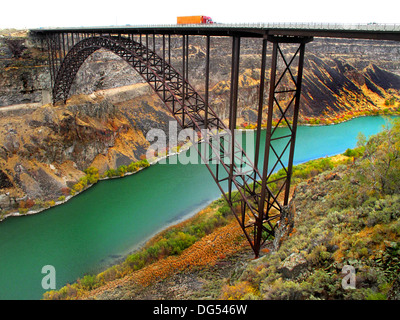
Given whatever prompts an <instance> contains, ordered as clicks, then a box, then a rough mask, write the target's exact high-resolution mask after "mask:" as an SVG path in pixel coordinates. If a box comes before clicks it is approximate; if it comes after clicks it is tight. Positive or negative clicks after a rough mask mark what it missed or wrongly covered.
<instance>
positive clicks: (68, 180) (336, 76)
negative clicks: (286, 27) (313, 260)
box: [0, 36, 400, 212]
mask: <svg viewBox="0 0 400 320" xmlns="http://www.w3.org/2000/svg"><path fill="white" fill-rule="evenodd" d="M18 39H21V40H22V45H23V46H24V47H25V49H24V50H22V53H21V55H19V56H18V57H16V56H15V54H14V53H13V51H12V50H10V47H9V46H8V45H7V41H6V40H7V37H2V38H0V73H1V77H0V211H3V212H5V211H7V210H10V209H11V208H13V207H17V206H18V205H19V202H20V201H22V200H23V201H26V200H27V199H41V200H48V199H57V198H58V197H59V196H62V195H64V194H66V192H67V191H66V190H68V188H70V187H71V186H72V185H73V184H74V183H76V181H77V180H78V179H79V178H80V177H82V176H83V175H84V173H83V170H84V169H85V168H88V167H89V166H96V167H97V168H99V170H100V172H104V171H105V170H107V169H109V168H116V167H118V166H120V165H124V164H129V163H130V162H132V161H137V160H139V159H140V158H141V157H142V156H143V155H144V154H145V152H146V149H147V147H148V146H149V142H147V141H146V139H145V137H146V133H147V132H148V131H149V130H150V129H151V128H161V129H164V130H165V131H166V132H167V131H168V130H167V127H168V121H170V120H172V117H171V116H170V115H169V114H168V113H167V110H166V109H165V108H164V106H163V103H162V102H161V101H160V99H159V98H158V96H157V95H156V94H154V92H153V91H152V90H151V88H150V86H149V85H147V84H146V83H145V82H144V81H143V79H142V78H141V77H140V76H139V75H138V74H137V73H136V72H135V71H134V70H133V69H132V68H131V67H130V66H129V65H128V64H127V63H126V62H125V61H123V60H122V59H120V58H119V57H117V56H115V55H114V54H112V53H110V52H107V51H105V50H99V51H97V52H95V53H94V54H93V55H92V56H90V57H89V58H88V59H87V61H86V62H85V63H84V64H83V65H82V67H81V69H80V70H79V72H78V74H77V78H76V80H75V82H74V84H73V86H72V89H71V94H72V97H71V99H69V100H68V101H67V104H66V105H64V104H63V103H57V104H56V105H55V106H53V105H51V104H46V102H48V101H49V92H50V75H49V71H48V65H47V56H46V52H45V51H44V50H42V48H41V47H40V45H39V43H38V42H36V41H35V39H31V38H23V37H22V38H18ZM230 44H231V39H229V38H212V39H211V63H210V69H211V73H210V89H211V91H210V99H211V106H212V107H213V108H214V110H216V112H217V113H218V114H219V115H220V117H222V118H227V116H228V111H229V109H228V107H229V105H228V103H229V92H230V55H231V47H230ZM271 48H272V45H269V46H268V52H269V53H268V56H267V63H268V64H267V65H269V64H270V59H271V56H270V51H271ZM171 49H172V51H171V52H172V57H171V63H172V65H173V66H175V67H176V69H177V70H178V71H180V70H181V64H182V63H181V59H180V57H181V54H182V48H181V38H180V37H175V36H173V37H172V42H171ZM157 50H158V52H160V48H159V47H158V45H157ZM204 50H205V38H204V37H191V38H190V42H189V69H190V73H189V81H190V83H191V84H192V85H193V86H194V87H195V88H196V89H197V90H198V91H199V92H200V93H202V92H203V91H204V86H205V84H204V70H205V59H204V58H205V51H204ZM291 50H293V46H291V45H287V46H284V47H283V51H284V52H289V51H291ZM260 53H261V42H260V40H255V39H245V38H243V39H242V41H241V60H240V79H239V86H240V87H239V101H238V107H239V110H238V115H239V119H238V124H240V123H245V122H248V123H254V122H255V121H256V110H257V104H258V102H257V93H258V90H259V77H260ZM399 59H400V47H399V46H398V44H397V43H395V42H384V41H367V40H357V41H355V40H354V41H353V40H339V39H315V40H314V41H313V42H311V43H310V44H308V45H307V47H306V60H305V66H304V68H305V69H304V80H303V91H302V97H301V107H300V120H301V121H302V120H303V119H305V118H306V117H328V118H329V117H334V116H336V115H337V114H341V113H343V112H347V111H349V110H370V109H379V108H381V107H382V105H383V103H384V101H385V100H387V99H390V98H393V97H394V98H396V99H397V98H398V97H399V93H400V60H399ZM279 66H280V67H282V66H283V62H282V61H280V62H279ZM268 79H269V73H267V83H268V82H269V81H268ZM284 81H288V80H285V79H284ZM267 99H268V95H266V96H265V105H266V103H267ZM283 99H285V97H283ZM16 105H17V106H16ZM7 106H11V107H7Z"/></svg>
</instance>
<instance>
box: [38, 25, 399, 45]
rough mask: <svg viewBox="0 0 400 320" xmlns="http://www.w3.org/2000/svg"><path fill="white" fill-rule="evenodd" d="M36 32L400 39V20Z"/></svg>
mask: <svg viewBox="0 0 400 320" xmlns="http://www.w3.org/2000/svg"><path fill="white" fill-rule="evenodd" d="M31 32H33V33H36V34H49V33H63V32H69V33H121V34H146V33H149V34H150V33H151V34H153V33H156V34H180V35H182V34H185V35H213V36H233V35H239V36H242V37H260V38H261V37H265V36H268V35H270V36H300V37H331V38H353V39H375V40H394V41H400V24H374V23H372V24H337V23H330V24H327V23H325V24H323V23H256V24H249V23H247V24H220V23H215V24H208V25H207V24H193V25H140V26H131V25H125V26H98V27H71V28H50V29H44V28H40V29H32V30H31Z"/></svg>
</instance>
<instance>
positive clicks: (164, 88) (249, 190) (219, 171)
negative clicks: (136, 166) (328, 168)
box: [31, 24, 400, 257]
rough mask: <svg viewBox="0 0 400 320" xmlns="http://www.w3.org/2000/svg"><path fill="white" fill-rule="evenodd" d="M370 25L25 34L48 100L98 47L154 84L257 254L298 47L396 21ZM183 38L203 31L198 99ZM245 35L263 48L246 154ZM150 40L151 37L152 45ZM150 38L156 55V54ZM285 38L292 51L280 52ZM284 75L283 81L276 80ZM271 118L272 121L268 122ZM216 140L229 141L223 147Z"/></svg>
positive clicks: (283, 185)
mask: <svg viewBox="0 0 400 320" xmlns="http://www.w3.org/2000/svg"><path fill="white" fill-rule="evenodd" d="M371 28H372V27H371ZM371 28H370V27H360V26H358V27H354V26H353V27H351V26H350V27H348V26H346V27H345V26H341V25H336V24H335V25H334V26H332V25H331V26H330V27H329V25H328V26H322V25H321V27H320V26H319V25H317V26H315V25H314V26H313V25H311V26H310V25H305V26H303V25H298V26H296V25H290V26H281V25H272V26H270V25H256V26H249V25H245V26H237V25H227V26H225V25H216V26H213V25H207V26H198V25H190V26H175V25H173V26H144V27H97V28H69V29H47V30H46V29H36V30H31V32H32V33H33V34H34V35H36V36H38V37H39V38H41V39H42V41H43V42H45V44H46V45H47V49H48V60H49V66H50V74H51V80H52V89H53V91H52V94H53V102H54V103H56V102H57V101H60V100H63V101H64V102H65V101H66V100H67V98H68V97H69V94H70V89H71V85H72V83H73V81H74V79H75V76H76V74H77V72H78V70H79V68H80V67H81V65H82V64H83V63H84V62H85V60H86V59H87V58H88V57H89V56H90V55H91V54H93V53H94V52H95V51H97V50H99V49H106V50H109V51H111V52H113V53H115V54H116V55H118V56H120V57H121V58H122V59H123V60H125V61H126V62H127V63H128V64H129V65H131V66H132V67H133V68H134V69H135V70H136V71H137V72H138V73H139V74H140V75H141V76H142V78H143V79H144V80H145V81H146V82H147V83H148V84H149V85H150V86H151V87H152V88H153V90H154V91H155V92H156V93H157V95H158V96H159V97H160V99H161V100H162V101H163V102H164V104H165V106H166V107H167V109H168V110H169V112H170V113H171V115H172V116H173V117H174V118H175V119H176V121H177V122H178V123H179V125H180V126H181V127H182V128H192V129H193V130H195V131H196V132H197V133H199V135H201V137H202V139H203V142H204V143H205V144H206V145H207V146H208V147H209V150H211V152H210V153H208V152H206V153H205V152H204V149H202V148H201V147H199V145H195V147H196V149H197V151H198V153H199V155H200V156H201V157H202V160H203V162H204V163H205V165H206V166H207V168H208V170H209V171H210V173H211V176H212V177H213V179H214V180H215V182H216V184H217V185H218V187H219V189H220V191H221V193H222V194H223V196H224V198H225V200H226V201H227V203H228V205H229V206H230V208H231V211H232V212H233V214H234V215H235V217H236V219H237V221H238V223H239V224H240V226H241V228H242V230H243V232H244V235H245V236H246V238H247V240H248V242H249V244H250V246H251V248H252V250H253V251H254V253H255V256H256V257H258V256H259V254H260V249H261V247H262V245H263V243H264V242H265V241H266V239H268V238H269V237H270V236H274V235H275V232H276V228H277V225H278V224H279V222H280V221H281V220H282V218H284V215H285V214H286V213H287V210H288V204H289V192H290V180H291V175H292V166H293V157H294V148H295V139H296V131H297V120H298V113H299V103H300V94H301V83H302V75H303V66H304V55H305V45H306V43H308V42H310V41H312V40H313V37H314V36H321V37H339V38H362V39H384V40H400V27H399V26H391V27H389V28H386V27H385V28H380V27H379V26H378V27H377V26H373V28H372V29H371ZM171 35H173V36H177V37H180V38H181V41H182V56H181V62H182V65H181V72H178V71H177V69H175V68H174V67H173V66H172V65H171ZM189 36H202V37H204V38H205V40H206V41H205V53H206V54H205V58H204V59H205V79H204V81H205V94H204V97H202V96H201V95H200V94H199V93H198V92H197V91H196V90H195V89H194V88H193V86H191V85H190V83H189V81H188V78H189V71H190V70H189V64H188V61H189ZM213 36H222V37H229V38H231V39H232V42H231V44H232V55H231V77H230V95H229V124H228V125H225V124H224V122H223V121H222V119H220V117H219V116H218V115H217V114H216V112H214V110H213V109H212V108H211V107H210V106H209V104H210V103H209V82H210V81H209V75H210V37H213ZM247 37H251V38H259V39H260V42H261V48H262V50H261V55H260V70H261V72H260V82H259V90H258V104H257V131H256V141H255V152H254V157H251V158H250V157H249V156H248V155H247V154H246V152H245V151H244V150H243V149H242V147H241V145H240V144H239V143H238V141H237V139H236V138H235V134H234V130H235V128H236V121H237V116H238V115H237V106H238V89H239V73H240V72H239V66H240V43H241V39H242V38H247ZM149 38H152V39H149ZM149 40H152V49H150V48H151V46H150V41H149ZM157 41H158V42H159V45H158V48H159V53H157V52H156V42H157ZM268 42H270V43H272V54H271V56H272V59H271V66H270V78H269V89H267V85H266V72H267V66H266V55H267V43H268ZM287 44H289V45H290V49H291V50H292V51H289V52H288V50H284V47H285V46H286V45H287ZM285 77H286V79H288V80H287V81H283V79H284V78H285ZM267 93H268V99H267V100H268V106H267V110H266V113H267V127H266V141H265V149H264V154H263V155H262V154H260V144H261V138H260V136H261V123H262V116H263V113H264V112H265V110H264V96H266V94H267ZM283 95H285V97H286V98H285V99H284V100H283V99H281V97H282V96H283ZM288 97H289V98H288ZM273 119H275V120H276V119H278V121H277V124H276V125H275V126H273V123H272V120H273ZM279 124H284V125H286V126H287V128H288V129H289V133H288V134H287V135H284V136H279V135H278V134H277V131H276V128H277V127H278V125H279ZM221 137H224V139H221ZM222 140H224V141H226V140H228V141H229V144H228V146H226V144H225V143H224V142H223V141H222ZM277 140H280V141H281V142H282V143H283V145H284V148H283V149H282V150H277V149H276V148H274V145H273V142H274V141H277ZM226 155H228V157H226ZM260 158H263V167H262V168H259V159H260ZM285 159H286V160H285ZM210 160H212V161H213V163H214V164H215V163H216V166H215V167H213V166H211V165H210ZM280 167H282V168H283V170H284V175H283V176H281V177H280V178H279V179H277V180H271V175H272V173H273V172H274V170H276V169H277V168H280ZM243 168H246V170H243ZM278 181H279V189H278V190H277V191H275V192H272V191H271V188H270V187H269V186H270V185H271V184H272V183H276V182H278ZM224 183H227V184H228V192H225V191H224V188H223V184H224ZM235 190H237V192H235Z"/></svg>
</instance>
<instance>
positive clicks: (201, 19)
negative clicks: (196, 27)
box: [176, 16, 213, 24]
mask: <svg viewBox="0 0 400 320" xmlns="http://www.w3.org/2000/svg"><path fill="white" fill-rule="evenodd" d="M176 20H177V23H178V24H199V23H202V24H203V23H207V24H208V23H213V21H212V19H211V18H210V17H207V16H186V17H178V18H177V19H176Z"/></svg>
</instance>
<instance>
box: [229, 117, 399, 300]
mask: <svg viewBox="0 0 400 320" xmlns="http://www.w3.org/2000/svg"><path fill="white" fill-rule="evenodd" d="M346 154H348V155H350V156H351V157H353V156H358V158H357V159H356V160H355V161H354V163H353V162H350V163H348V164H345V165H340V166H337V167H336V168H334V169H333V170H328V171H325V172H324V173H322V174H320V175H317V176H315V177H314V178H312V179H309V180H307V181H303V182H301V183H299V184H298V185H297V186H296V189H295V192H294V195H293V204H294V206H295V208H296V216H295V223H294V224H295V227H294V229H293V230H292V232H291V233H290V235H289V236H288V237H287V239H286V240H285V241H283V244H282V246H281V247H280V248H279V250H278V251H277V252H272V253H270V254H268V255H265V256H264V257H262V258H260V259H259V260H257V261H254V262H252V263H249V264H248V266H247V268H246V269H245V270H244V272H243V273H242V274H241V276H240V277H239V278H238V279H237V281H235V282H233V283H232V282H231V283H230V284H227V285H225V287H223V288H222V296H223V297H224V298H234V299H243V298H255V299H399V298H400V290H399V289H400V278H399V277H400V264H399V261H400V185H399V183H398V181H399V178H400V122H396V124H395V125H394V127H393V129H391V130H384V131H383V132H382V133H380V134H378V135H376V136H373V137H371V138H370V139H369V141H368V142H366V141H365V139H363V138H362V136H361V137H360V139H359V146H358V148H357V149H356V150H348V151H346ZM345 265H348V266H352V267H354V270H355V275H356V278H355V287H356V288H355V289H347V290H345V289H344V288H343V286H342V280H343V277H344V274H342V270H343V267H344V266H345ZM249 292H251V295H249V294H248V293H249Z"/></svg>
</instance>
